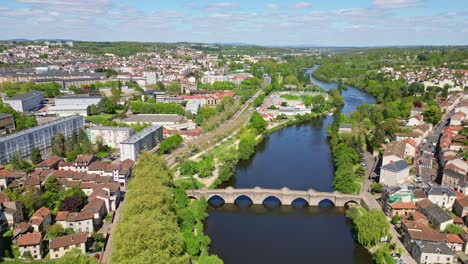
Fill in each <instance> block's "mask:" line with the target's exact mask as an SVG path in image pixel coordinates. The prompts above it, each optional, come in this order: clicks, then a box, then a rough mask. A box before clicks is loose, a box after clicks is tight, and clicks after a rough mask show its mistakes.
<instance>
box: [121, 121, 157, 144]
mask: <svg viewBox="0 0 468 264" xmlns="http://www.w3.org/2000/svg"><path fill="white" fill-rule="evenodd" d="M161 127H162V126H161V125H154V126H149V127H147V128H145V129H143V130H142V131H140V132H138V133H136V134H134V135H133V136H131V137H130V138H128V139H126V140H124V141H122V142H120V144H135V143H136V142H138V141H139V140H140V139H142V138H144V137H146V136H147V135H148V134H150V133H153V132H154V131H156V130H158V129H160V128H161Z"/></svg>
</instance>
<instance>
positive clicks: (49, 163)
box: [34, 157, 63, 170]
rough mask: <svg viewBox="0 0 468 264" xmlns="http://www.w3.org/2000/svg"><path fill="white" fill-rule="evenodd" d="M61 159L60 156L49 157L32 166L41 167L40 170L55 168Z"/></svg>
mask: <svg viewBox="0 0 468 264" xmlns="http://www.w3.org/2000/svg"><path fill="white" fill-rule="evenodd" d="M62 161H63V159H62V158H60V157H50V158H48V159H45V160H43V161H42V162H39V163H38V164H36V166H34V167H36V169H41V170H57V169H58V165H59V164H60V162H62Z"/></svg>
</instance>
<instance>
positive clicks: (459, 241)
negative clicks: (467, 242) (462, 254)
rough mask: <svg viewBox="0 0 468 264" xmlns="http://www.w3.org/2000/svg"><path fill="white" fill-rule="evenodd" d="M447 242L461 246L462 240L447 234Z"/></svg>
mask: <svg viewBox="0 0 468 264" xmlns="http://www.w3.org/2000/svg"><path fill="white" fill-rule="evenodd" d="M447 242H449V243H456V244H463V243H464V242H463V240H462V239H461V238H460V237H459V236H457V235H455V234H447Z"/></svg>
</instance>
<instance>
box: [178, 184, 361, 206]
mask: <svg viewBox="0 0 468 264" xmlns="http://www.w3.org/2000/svg"><path fill="white" fill-rule="evenodd" d="M186 194H187V196H188V197H189V198H193V199H197V200H198V199H200V198H202V197H205V199H206V200H209V199H210V198H212V197H214V196H219V197H221V198H222V199H223V200H224V202H225V203H228V204H233V203H235V201H236V199H237V198H239V197H241V196H246V197H248V198H250V200H252V203H253V204H263V201H265V199H267V198H269V197H276V198H277V199H278V200H279V201H280V202H281V204H282V205H291V204H292V203H293V201H295V200H298V199H303V200H305V201H306V202H307V203H308V204H309V206H318V205H319V203H320V202H322V201H325V200H330V201H331V202H332V203H333V204H334V205H335V206H337V207H343V206H345V205H346V204H347V203H349V202H353V203H358V204H361V203H362V199H361V196H359V195H351V194H342V193H339V192H318V191H316V190H314V189H309V190H307V191H296V190H290V189H288V188H286V187H285V188H282V189H263V188H260V187H255V188H253V189H235V188H232V187H228V188H226V189H213V190H209V189H206V188H202V189H197V190H187V191H186Z"/></svg>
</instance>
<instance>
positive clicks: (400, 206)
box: [390, 202, 416, 210]
mask: <svg viewBox="0 0 468 264" xmlns="http://www.w3.org/2000/svg"><path fill="white" fill-rule="evenodd" d="M390 206H391V207H392V208H393V209H397V210H398V209H416V205H415V204H414V202H407V203H405V202H396V203H392V204H391V205H390Z"/></svg>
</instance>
